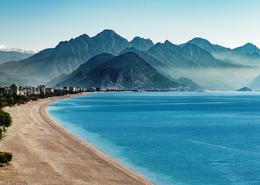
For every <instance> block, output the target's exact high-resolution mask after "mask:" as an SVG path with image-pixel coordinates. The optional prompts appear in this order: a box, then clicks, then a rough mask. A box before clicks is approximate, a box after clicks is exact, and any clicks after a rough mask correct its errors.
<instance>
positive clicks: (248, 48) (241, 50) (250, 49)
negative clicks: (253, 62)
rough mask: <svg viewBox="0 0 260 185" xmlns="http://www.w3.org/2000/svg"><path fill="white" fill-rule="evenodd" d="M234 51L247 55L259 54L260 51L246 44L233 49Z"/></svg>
mask: <svg viewBox="0 0 260 185" xmlns="http://www.w3.org/2000/svg"><path fill="white" fill-rule="evenodd" d="M234 51H235V52H238V53H240V54H249V55H259V54H260V49H259V48H258V47H257V46H256V45H254V44H252V43H247V44H245V45H243V46H241V47H238V48H235V49H234Z"/></svg>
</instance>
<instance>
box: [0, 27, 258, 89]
mask: <svg viewBox="0 0 260 185" xmlns="http://www.w3.org/2000/svg"><path fill="white" fill-rule="evenodd" d="M259 53H260V52H259V49H258V48H257V47H256V46H254V45H252V44H246V45H244V46H242V47H238V48H235V49H230V48H226V47H222V46H220V45H216V44H212V43H210V42H209V41H207V40H206V39H202V38H194V39H192V40H191V41H188V42H187V43H185V44H181V45H176V44H173V43H171V42H170V41H168V40H166V41H165V42H164V43H155V44H154V43H153V41H152V40H150V39H144V38H141V37H135V38H134V39H133V40H131V41H128V40H127V39H125V38H123V37H122V36H120V35H118V34H117V33H115V32H114V31H113V30H104V31H102V32H100V33H98V34H97V35H96V36H94V37H89V36H88V35H86V34H83V35H80V36H79V37H76V38H74V39H70V40H69V41H62V42H60V43H59V44H58V45H57V46H56V47H55V48H48V49H45V50H42V51H40V52H38V53H37V54H34V55H32V56H30V57H28V58H26V59H22V60H19V61H11V62H7V63H4V64H1V65H0V72H1V73H0V77H3V79H4V78H6V75H4V74H7V76H8V79H12V81H9V83H12V82H19V83H21V84H30V85H34V84H40V83H41V84H58V83H60V84H64V85H76V84H78V85H84V86H90V85H91V86H93V85H96V86H97V85H100V86H102V87H114V88H117V87H118V88H125V89H128V88H130V87H131V88H134V89H136V88H137V87H143V88H146V89H149V88H158V87H159V82H160V83H161V84H164V86H162V87H161V88H166V87H168V88H170V87H171V85H169V84H175V86H174V85H172V87H174V88H176V87H188V86H189V85H190V86H192V85H194V86H193V87H200V86H202V87H204V88H206V89H217V88H219V86H221V85H222V84H227V85H226V86H224V85H223V87H228V88H235V89H237V88H238V87H237V86H240V85H243V83H248V82H249V81H250V80H249V79H251V80H253V78H254V77H256V76H257V75H258V65H259V64H260V61H259V62H258V60H259V59H260V55H259ZM103 55H104V56H106V57H104V56H103ZM108 55H109V56H108ZM93 57H94V58H93ZM96 57H98V58H96ZM128 57H129V59H128ZM0 58H1V57H0ZM101 58H102V60H104V61H101V64H100V65H98V66H96V65H94V63H96V64H99V62H100V60H101ZM108 58H110V60H107V59H108ZM93 61H95V62H93ZM119 61H120V62H119ZM131 61H132V62H131ZM102 62H104V63H102ZM88 63H90V64H88ZM124 65H126V66H128V67H127V68H129V69H131V70H132V72H131V73H130V72H129V71H128V70H127V69H126V68H125V67H124ZM94 66H96V67H95V68H93V67H94ZM136 66H138V67H136ZM144 66H146V67H144ZM148 66H149V67H148ZM139 67H140V69H139ZM108 68H109V70H108ZM83 69H84V70H83ZM90 69H92V71H89V70H90ZM112 69H113V70H112ZM141 69H145V70H144V71H143V70H141ZM111 70H112V71H114V73H115V74H117V75H115V76H113V73H112V71H111ZM210 70H211V71H213V72H209V71H210ZM230 71H233V73H234V74H233V75H232V76H230V78H229V79H227V77H226V76H228V75H229V74H230ZM241 71H243V72H245V73H246V74H247V75H245V76H244V77H243V79H241V80H239V79H238V78H237V76H239V75H240V74H241ZM249 71H250V72H249ZM252 71H253V72H252ZM152 74H153V75H152ZM160 75H161V76H160ZM152 76H157V77H158V79H160V80H158V81H159V82H158V81H156V79H154V78H152ZM98 79H99V80H98ZM141 79H143V81H142V80H141ZM179 79H182V80H180V81H178V80H179ZM184 79H185V80H184ZM127 80H130V82H131V83H130V82H129V83H128V82H127ZM169 81H170V82H171V83H169ZM188 82H189V83H188ZM185 83H188V84H189V85H187V84H185ZM0 84H1V81H0ZM2 84H3V83H2ZM4 84H6V83H4ZM130 84H131V85H130ZM148 84H149V85H148ZM165 84H167V85H165ZM191 84H192V85H191ZM198 84H199V85H198Z"/></svg>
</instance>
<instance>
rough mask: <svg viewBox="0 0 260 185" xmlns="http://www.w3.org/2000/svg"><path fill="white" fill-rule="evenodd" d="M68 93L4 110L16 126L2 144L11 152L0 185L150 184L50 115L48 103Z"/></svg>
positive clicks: (70, 96) (1, 170)
mask: <svg viewBox="0 0 260 185" xmlns="http://www.w3.org/2000/svg"><path fill="white" fill-rule="evenodd" d="M82 95H84V94H77V95H66V96H62V97H53V98H46V99H42V100H39V101H37V102H30V103H28V104H25V105H19V106H15V107H11V108H10V107H8V108H5V111H7V112H9V113H10V114H11V116H12V117H13V125H12V127H11V128H10V129H9V130H8V132H7V136H6V138H4V140H3V141H1V142H0V148H1V150H5V151H10V152H12V153H13V156H14V159H13V161H12V162H11V164H10V165H9V166H6V167H4V168H0V184H80V185H81V184H91V185H92V184H97V185H99V184H100V185H101V184H108V185H109V184H111V185H117V184H120V185H121V184H130V185H131V184H152V183H150V182H149V181H148V180H147V179H145V178H144V177H142V176H140V175H139V174H137V173H136V172H134V171H132V170H130V169H128V168H127V167H125V166H123V165H121V164H119V163H118V162H117V161H115V160H113V159H112V158H110V157H109V156H107V155H106V154H105V153H103V152H102V151H100V150H98V149H96V148H95V147H94V146H92V145H90V144H88V143H87V142H85V141H83V140H81V139H80V138H78V137H76V136H74V135H73V134H71V133H70V132H69V131H67V130H66V129H65V128H63V127H62V126H61V125H60V124H59V123H56V122H55V120H54V119H53V118H52V116H50V115H49V114H48V110H47V108H48V105H49V104H51V103H53V102H56V101H59V100H61V99H66V98H73V97H75V96H82Z"/></svg>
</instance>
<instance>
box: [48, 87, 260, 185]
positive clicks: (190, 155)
mask: <svg viewBox="0 0 260 185" xmlns="http://www.w3.org/2000/svg"><path fill="white" fill-rule="evenodd" d="M48 111H49V113H50V114H51V115H52V116H53V117H54V118H55V119H56V120H57V121H58V122H59V123H60V124H61V125H62V126H63V127H65V128H67V129H68V130H69V131H71V132H72V133H73V134H74V135H76V136H78V137H80V138H81V139H83V140H86V141H87V142H88V143H90V144H92V145H94V146H96V147H97V148H99V149H100V150H102V151H103V152H105V153H107V154H108V155H109V156H111V157H112V158H113V159H115V160H118V161H120V162H121V163H122V164H124V165H127V166H128V167H129V168H130V169H133V170H135V171H137V172H139V173H140V174H141V175H143V176H145V177H147V178H148V179H149V180H151V181H153V182H156V184H160V185H168V184H180V185H193V184H194V185H204V184H205V185H212V184H215V185H223V184H225V185H229V184H232V185H233V184H234V185H240V184H241V185H244V184H245V185H246V184H260V175H259V172H260V93H256V92H206V93H145V92H141V93H132V92H129V93H121V92H120V93H92V94H90V95H87V96H82V97H75V98H71V99H65V100H61V101H58V102H55V103H52V104H51V105H50V106H49V107H48Z"/></svg>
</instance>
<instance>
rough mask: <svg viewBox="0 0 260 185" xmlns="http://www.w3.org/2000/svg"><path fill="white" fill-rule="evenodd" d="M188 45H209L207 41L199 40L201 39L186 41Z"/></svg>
mask: <svg viewBox="0 0 260 185" xmlns="http://www.w3.org/2000/svg"><path fill="white" fill-rule="evenodd" d="M188 43H192V44H211V43H210V42H209V41H208V40H207V39H204V38H201V37H195V38H193V39H191V40H190V41H188Z"/></svg>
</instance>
